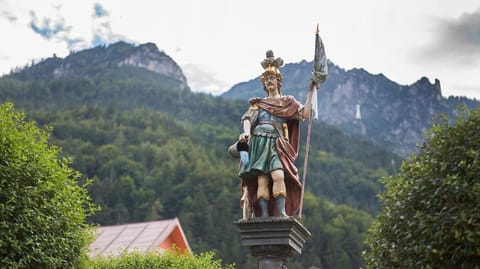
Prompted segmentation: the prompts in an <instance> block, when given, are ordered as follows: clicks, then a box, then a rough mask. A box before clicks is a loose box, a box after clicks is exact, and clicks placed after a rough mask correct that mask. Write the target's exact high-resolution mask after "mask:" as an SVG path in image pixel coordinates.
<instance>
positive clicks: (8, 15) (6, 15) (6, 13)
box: [0, 10, 18, 22]
mask: <svg viewBox="0 0 480 269" xmlns="http://www.w3.org/2000/svg"><path fill="white" fill-rule="evenodd" d="M0 17H2V18H5V19H7V20H8V21H9V22H16V21H17V20H18V18H17V16H15V15H14V14H12V13H11V12H9V11H7V10H3V11H2V12H1V13H0Z"/></svg>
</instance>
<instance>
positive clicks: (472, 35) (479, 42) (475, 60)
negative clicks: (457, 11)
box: [416, 9, 480, 68]
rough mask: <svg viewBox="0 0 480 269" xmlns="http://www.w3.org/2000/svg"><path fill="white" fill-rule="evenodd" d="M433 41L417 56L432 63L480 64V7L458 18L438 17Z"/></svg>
mask: <svg viewBox="0 0 480 269" xmlns="http://www.w3.org/2000/svg"><path fill="white" fill-rule="evenodd" d="M434 29H435V31H434V35H433V39H432V42H431V43H430V44H429V45H428V46H426V47H424V48H422V49H421V50H420V51H419V52H418V53H417V55H416V56H417V57H418V58H420V59H421V60H423V61H426V62H431V63H432V64H438V63H449V64H452V63H453V64H455V65H456V66H460V67H465V68H468V67H472V66H475V65H477V64H480V9H477V10H476V11H475V12H473V13H464V14H463V15H461V16H460V17H458V18H456V19H437V20H436V23H435V27H434Z"/></svg>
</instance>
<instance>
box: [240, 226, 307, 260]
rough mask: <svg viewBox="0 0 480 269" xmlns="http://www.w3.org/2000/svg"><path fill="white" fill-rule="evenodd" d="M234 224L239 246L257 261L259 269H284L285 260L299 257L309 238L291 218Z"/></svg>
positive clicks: (301, 227) (304, 229)
mask: <svg viewBox="0 0 480 269" xmlns="http://www.w3.org/2000/svg"><path fill="white" fill-rule="evenodd" d="M235 224H236V225H237V227H238V230H239V232H240V239H241V241H242V246H244V247H248V248H249V249H250V253H251V254H252V256H254V257H255V258H257V261H258V268H259V269H270V268H272V269H273V268H287V262H288V258H290V257H292V256H294V255H297V254H301V253H302V249H303V245H304V243H305V241H306V240H307V239H308V238H309V237H310V235H311V233H310V232H309V231H308V230H307V229H306V228H305V227H304V226H303V225H302V224H301V223H300V222H299V221H298V220H297V219H295V218H294V217H287V218H282V217H269V218H252V219H250V220H248V221H243V220H239V221H237V222H235Z"/></svg>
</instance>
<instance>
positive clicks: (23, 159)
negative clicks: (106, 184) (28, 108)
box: [0, 103, 95, 268]
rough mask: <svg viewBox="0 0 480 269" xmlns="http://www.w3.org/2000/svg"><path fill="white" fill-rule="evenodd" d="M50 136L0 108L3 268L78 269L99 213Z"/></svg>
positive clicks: (9, 109) (0, 251) (9, 107)
mask: <svg viewBox="0 0 480 269" xmlns="http://www.w3.org/2000/svg"><path fill="white" fill-rule="evenodd" d="M48 136H49V133H48V130H41V129H39V128H38V127H36V125H35V124H34V123H33V122H25V120H24V115H23V114H22V113H18V112H15V111H14V108H13V105H12V104H10V103H7V104H3V105H1V106H0V268H78V267H80V266H81V265H82V262H83V261H85V257H86V249H87V247H88V244H89V242H90V240H91V239H92V238H93V237H92V231H91V229H90V227H89V225H87V224H86V222H85V219H86V217H87V216H88V215H90V214H92V213H93V211H94V210H95V208H94V207H93V205H92V204H91V203H90V202H89V197H88V194H87V191H86V188H85V186H79V185H78V183H77V179H79V178H80V174H79V173H78V172H77V171H75V170H73V169H71V168H70V167H69V165H70V161H69V160H68V159H65V158H59V157H58V153H59V149H58V148H56V147H53V146H49V145H48V144H47V139H48Z"/></svg>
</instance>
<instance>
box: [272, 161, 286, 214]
mask: <svg viewBox="0 0 480 269" xmlns="http://www.w3.org/2000/svg"><path fill="white" fill-rule="evenodd" d="M271 175H272V180H273V190H272V192H273V198H275V204H276V206H277V210H278V213H279V214H280V216H282V217H286V216H287V213H286V211H285V199H286V197H287V188H286V186H285V173H284V172H283V170H281V169H278V170H274V171H272V174H271Z"/></svg>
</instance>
